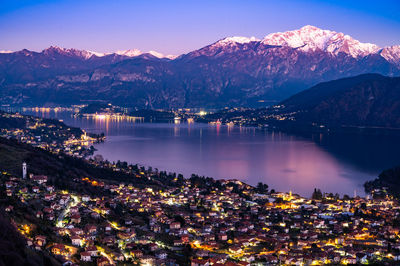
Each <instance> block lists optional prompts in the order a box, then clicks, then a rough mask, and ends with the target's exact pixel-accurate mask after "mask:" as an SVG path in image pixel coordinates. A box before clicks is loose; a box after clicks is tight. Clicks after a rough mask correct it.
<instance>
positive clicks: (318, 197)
mask: <svg viewBox="0 0 400 266" xmlns="http://www.w3.org/2000/svg"><path fill="white" fill-rule="evenodd" d="M312 199H314V200H321V199H322V192H321V190H319V189H316V188H314V192H313V194H312Z"/></svg>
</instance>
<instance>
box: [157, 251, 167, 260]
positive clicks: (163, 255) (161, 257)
mask: <svg viewBox="0 0 400 266" xmlns="http://www.w3.org/2000/svg"><path fill="white" fill-rule="evenodd" d="M167 256H168V254H167V252H166V251H165V250H160V251H157V252H156V258H157V259H159V260H164V259H166V258H167Z"/></svg>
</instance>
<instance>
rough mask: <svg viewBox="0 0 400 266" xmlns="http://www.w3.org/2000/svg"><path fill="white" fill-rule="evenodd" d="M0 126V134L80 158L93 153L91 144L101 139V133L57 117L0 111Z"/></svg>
mask: <svg viewBox="0 0 400 266" xmlns="http://www.w3.org/2000/svg"><path fill="white" fill-rule="evenodd" d="M0 125H1V127H0V137H3V138H7V139H16V140H18V141H20V142H22V143H27V144H30V145H32V146H34V147H38V148H42V149H46V150H49V151H52V152H54V153H59V152H62V153H66V154H68V155H71V156H76V157H80V158H83V157H86V156H88V155H91V154H93V147H92V145H93V143H96V142H101V141H103V140H104V135H95V134H90V135H89V134H87V133H86V132H85V131H83V130H81V129H79V128H73V127H69V126H67V125H65V124H64V123H62V122H60V121H58V120H54V119H42V118H38V117H34V116H27V115H22V114H19V113H6V112H1V111H0Z"/></svg>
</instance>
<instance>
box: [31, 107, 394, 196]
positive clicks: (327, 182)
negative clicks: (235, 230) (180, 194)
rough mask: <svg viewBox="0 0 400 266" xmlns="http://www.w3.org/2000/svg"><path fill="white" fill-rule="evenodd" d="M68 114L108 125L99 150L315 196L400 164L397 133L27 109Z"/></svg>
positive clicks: (78, 121)
mask: <svg viewBox="0 0 400 266" xmlns="http://www.w3.org/2000/svg"><path fill="white" fill-rule="evenodd" d="M26 113H27V114H31V115H36V116H42V117H51V118H57V119H62V120H63V121H64V122H65V123H66V124H68V125H70V126H75V127H80V128H82V129H84V130H86V131H88V132H92V133H101V132H104V133H105V135H106V137H107V139H106V141H105V142H104V143H101V144H97V145H96V146H95V147H96V149H97V151H96V154H101V155H103V157H104V158H105V159H108V160H110V161H117V160H121V161H127V162H129V163H138V164H140V165H144V166H151V167H153V168H158V169H159V170H166V171H171V172H176V173H182V174H183V175H184V176H185V177H189V176H190V175H191V174H192V173H196V174H199V175H204V176H210V177H213V178H217V179H228V178H229V179H232V178H234V179H239V180H242V181H244V182H246V183H249V184H252V185H256V184H257V182H263V183H266V184H268V185H269V187H270V188H273V189H275V190H277V191H293V193H298V194H300V195H303V196H310V195H311V193H312V191H313V189H314V188H319V189H321V191H323V192H332V193H336V192H337V193H339V194H342V195H343V194H348V195H351V196H353V195H354V194H355V193H356V194H357V195H364V189H363V183H364V182H365V181H367V180H371V179H374V178H376V177H377V175H378V174H379V173H380V172H381V171H382V170H384V169H386V168H390V167H393V166H396V165H399V164H400V157H399V150H400V140H399V138H398V137H395V136H361V135H344V134H308V135H304V136H296V135H292V134H286V133H283V132H279V131H265V130H261V129H257V128H246V127H237V126H226V125H209V124H198V123H191V124H188V123H180V124H175V123H143V122H139V121H132V120H131V121H126V120H112V119H104V118H103V119H95V118H81V117H78V118H76V117H73V116H72V115H71V113H67V112H57V113H55V112H52V111H51V112H26Z"/></svg>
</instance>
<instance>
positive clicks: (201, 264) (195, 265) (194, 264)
mask: <svg viewBox="0 0 400 266" xmlns="http://www.w3.org/2000/svg"><path fill="white" fill-rule="evenodd" d="M190 265H191V266H209V265H210V263H209V262H208V260H202V259H192V261H191V262H190Z"/></svg>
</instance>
